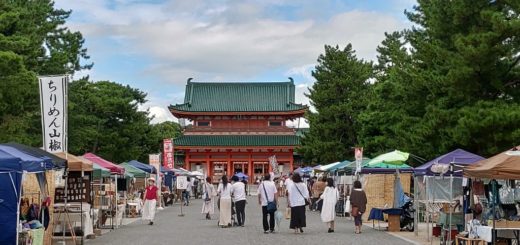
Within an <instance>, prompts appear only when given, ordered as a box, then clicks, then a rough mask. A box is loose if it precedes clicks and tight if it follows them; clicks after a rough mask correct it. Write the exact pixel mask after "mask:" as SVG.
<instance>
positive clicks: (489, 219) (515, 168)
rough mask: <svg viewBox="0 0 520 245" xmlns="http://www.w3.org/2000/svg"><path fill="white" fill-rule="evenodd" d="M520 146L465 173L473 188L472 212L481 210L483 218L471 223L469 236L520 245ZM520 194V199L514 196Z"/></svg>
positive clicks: (477, 217)
mask: <svg viewBox="0 0 520 245" xmlns="http://www.w3.org/2000/svg"><path fill="white" fill-rule="evenodd" d="M519 166H520V146H517V147H514V148H512V149H510V150H508V151H504V152H502V153H500V154H498V155H495V156H493V157H490V158H488V159H484V160H481V161H479V162H477V163H475V164H473V165H471V166H468V167H466V168H465V169H464V176H465V177H468V178H471V181H473V183H479V186H473V187H474V188H472V189H471V193H470V197H472V198H470V200H474V202H473V203H471V204H470V208H472V209H473V210H479V209H482V212H481V215H476V217H475V219H474V220H472V222H471V224H475V225H473V227H471V229H470V231H469V235H470V236H476V237H478V238H482V239H484V240H486V241H488V242H495V241H496V239H497V238H506V239H513V240H516V242H517V244H519V242H520V241H519V240H520V239H519V236H520V218H518V217H519V216H520V213H518V211H517V210H518V208H517V205H518V204H519V203H520V196H519V195H518V193H520V188H519V186H518V183H517V181H518V180H519V179H520V167H519ZM515 194H517V195H515Z"/></svg>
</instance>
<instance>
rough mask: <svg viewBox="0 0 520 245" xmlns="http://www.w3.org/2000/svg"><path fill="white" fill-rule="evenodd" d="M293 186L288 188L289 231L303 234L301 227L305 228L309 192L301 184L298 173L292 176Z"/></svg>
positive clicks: (303, 184) (305, 186)
mask: <svg viewBox="0 0 520 245" xmlns="http://www.w3.org/2000/svg"><path fill="white" fill-rule="evenodd" d="M292 181H293V184H292V185H290V186H289V189H288V193H289V198H288V201H289V202H288V205H289V206H290V207H291V222H290V225H289V228H290V229H294V233H298V231H299V232H300V233H303V229H302V228H303V227H306V226H307V223H306V217H305V206H307V205H309V203H310V202H309V190H308V189H307V185H305V183H303V182H302V178H301V176H300V175H299V174H298V173H294V174H293V176H292Z"/></svg>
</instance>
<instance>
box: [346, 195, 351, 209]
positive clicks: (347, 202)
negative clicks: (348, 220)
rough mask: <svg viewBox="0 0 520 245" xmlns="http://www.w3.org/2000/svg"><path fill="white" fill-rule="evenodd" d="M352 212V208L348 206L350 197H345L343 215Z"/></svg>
mask: <svg viewBox="0 0 520 245" xmlns="http://www.w3.org/2000/svg"><path fill="white" fill-rule="evenodd" d="M350 212H352V206H350V196H347V200H346V201H345V213H350Z"/></svg>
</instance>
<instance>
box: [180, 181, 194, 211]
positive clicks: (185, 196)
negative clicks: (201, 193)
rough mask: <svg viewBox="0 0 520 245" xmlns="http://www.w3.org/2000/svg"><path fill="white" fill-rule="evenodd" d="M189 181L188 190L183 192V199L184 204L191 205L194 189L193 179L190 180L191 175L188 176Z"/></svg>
mask: <svg viewBox="0 0 520 245" xmlns="http://www.w3.org/2000/svg"><path fill="white" fill-rule="evenodd" d="M187 181H188V185H187V186H186V190H184V191H183V192H182V196H183V199H184V206H189V205H190V196H191V191H192V187H193V184H192V181H191V180H190V177H188V178H187Z"/></svg>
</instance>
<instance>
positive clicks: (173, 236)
mask: <svg viewBox="0 0 520 245" xmlns="http://www.w3.org/2000/svg"><path fill="white" fill-rule="evenodd" d="M282 203H283V204H284V203H285V200H283V201H282ZM201 207H202V200H200V199H199V200H192V202H191V204H190V206H189V207H183V211H184V213H185V216H184V217H179V216H178V215H179V214H180V206H179V205H175V206H173V207H168V208H166V209H164V210H163V211H161V212H159V213H157V215H156V220H155V224H154V225H153V226H149V225H147V224H146V223H144V222H143V221H141V220H139V221H136V222H134V223H132V224H129V225H126V226H123V227H121V228H120V229H118V230H115V231H112V232H109V233H107V234H104V235H103V236H101V237H98V238H96V239H94V240H88V241H87V242H86V243H85V244H89V245H90V244H92V245H94V244H104V245H106V244H114V245H116V244H117V245H129V244H147V245H148V244H183V245H190V244H194V245H195V244H197V245H199V244H215V245H221V244H222V245H224V244H237V245H247V244H261V245H265V244H270V245H285V244H298V245H307V244H327V245H333V244H342V245H345V244H384V245H390V244H409V243H408V242H406V241H404V240H401V239H399V238H397V237H394V236H392V235H389V234H387V233H385V232H382V231H376V230H373V229H371V228H369V227H364V229H363V233H362V234H354V224H353V221H351V220H350V219H349V218H343V217H337V218H336V228H335V233H327V227H326V226H325V224H323V223H322V222H321V220H320V216H319V213H316V212H307V228H306V229H305V232H304V233H303V234H294V233H293V231H292V230H290V229H289V221H288V220H285V219H284V220H283V221H282V223H281V225H280V228H278V227H277V233H275V234H264V233H263V228H262V221H261V219H262V213H261V209H260V207H259V206H258V202H257V199H256V197H254V196H252V197H249V199H248V205H247V206H246V225H245V227H233V228H218V227H217V219H218V212H217V213H216V214H215V215H214V216H213V220H210V221H208V220H205V219H204V217H203V215H201V214H200V210H201ZM282 207H284V206H282ZM284 210H285V209H284Z"/></svg>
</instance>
